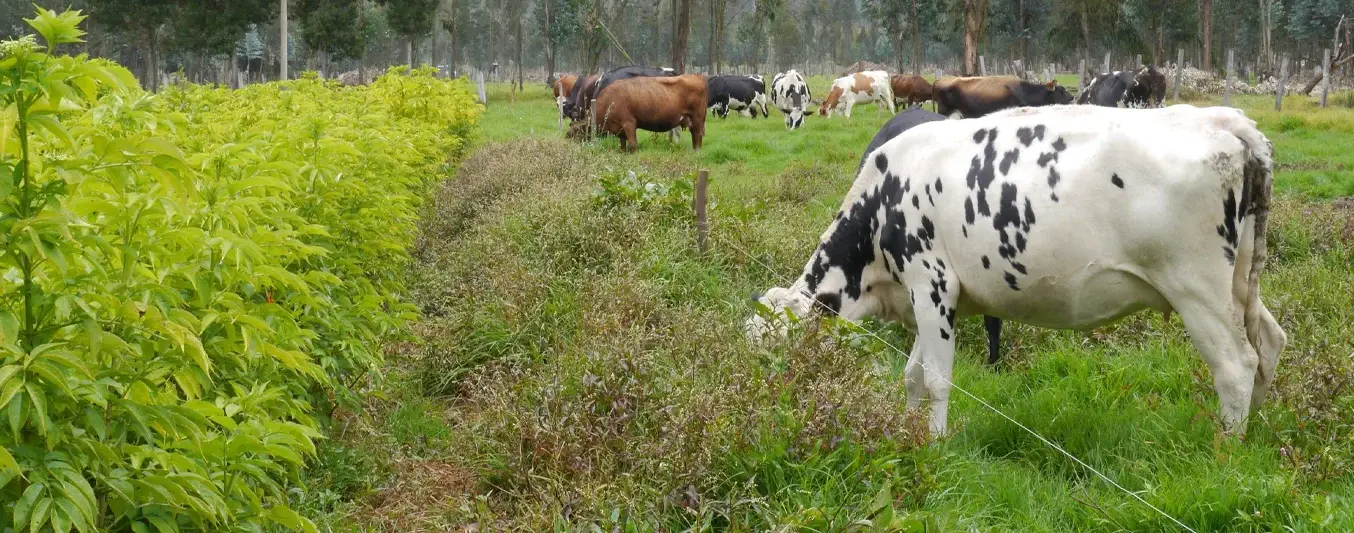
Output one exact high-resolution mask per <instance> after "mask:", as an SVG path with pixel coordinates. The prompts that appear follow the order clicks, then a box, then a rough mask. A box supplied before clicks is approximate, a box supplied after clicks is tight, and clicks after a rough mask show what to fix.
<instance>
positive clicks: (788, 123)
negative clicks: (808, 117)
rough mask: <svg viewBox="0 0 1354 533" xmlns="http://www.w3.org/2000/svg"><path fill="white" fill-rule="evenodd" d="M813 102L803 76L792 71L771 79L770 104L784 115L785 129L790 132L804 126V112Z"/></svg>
mask: <svg viewBox="0 0 1354 533" xmlns="http://www.w3.org/2000/svg"><path fill="white" fill-rule="evenodd" d="M812 100H813V95H812V94H810V93H809V85H808V84H807V83H805V82H804V76H802V75H800V74H799V72H797V71H795V70H794V69H790V70H788V71H785V72H782V73H780V74H776V77H774V78H771V103H772V104H773V105H775V106H776V108H777V109H779V110H780V112H781V113H784V114H785V127H786V128H789V129H790V130H792V131H793V130H795V129H798V128H799V127H800V126H802V125H804V110H805V109H807V108H808V107H809V106H810V105H812V104H811V102H812Z"/></svg>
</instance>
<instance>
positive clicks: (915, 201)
mask: <svg viewBox="0 0 1354 533" xmlns="http://www.w3.org/2000/svg"><path fill="white" fill-rule="evenodd" d="M912 207H915V208H918V209H921V197H920V196H917V195H915V194H914V195H912Z"/></svg>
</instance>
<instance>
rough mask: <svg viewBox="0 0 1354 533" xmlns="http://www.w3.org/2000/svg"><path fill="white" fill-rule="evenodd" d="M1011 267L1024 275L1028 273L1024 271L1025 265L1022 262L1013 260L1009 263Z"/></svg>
mask: <svg viewBox="0 0 1354 533" xmlns="http://www.w3.org/2000/svg"><path fill="white" fill-rule="evenodd" d="M1011 267H1012V268H1014V269H1016V270H1017V271H1019V272H1020V273H1021V274H1025V275H1028V274H1029V272H1026V271H1025V265H1023V264H1021V263H1015V262H1012V263H1011Z"/></svg>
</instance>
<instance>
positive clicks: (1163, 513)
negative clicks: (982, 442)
mask: <svg viewBox="0 0 1354 533" xmlns="http://www.w3.org/2000/svg"><path fill="white" fill-rule="evenodd" d="M716 238H719V237H716ZM719 240H720V241H721V242H723V243H724V244H727V245H729V247H731V248H733V249H735V250H738V252H739V253H741V254H743V255H745V256H747V257H748V259H751V260H752V261H753V262H755V263H757V264H758V265H761V266H762V268H765V269H766V270H767V272H770V273H772V274H777V272H776V271H775V269H773V268H771V267H770V266H769V265H767V264H766V263H763V262H762V261H761V260H760V259H757V257H756V256H754V255H752V254H751V253H748V252H747V251H746V250H744V249H742V248H740V247H738V245H736V244H734V243H732V242H730V241H729V240H728V239H724V238H719ZM833 314H836V315H837V318H840V319H842V320H845V321H847V322H848V323H850V324H851V325H854V326H856V327H857V328H859V329H860V330H861V331H864V332H865V334H867V335H869V336H871V337H874V338H875V339H876V340H878V341H879V342H882V343H884V345H885V346H888V347H889V348H892V349H893V351H895V352H898V353H900V354H901V353H904V352H903V351H902V350H900V349H898V347H897V346H894V345H893V344H891V343H889V341H887V340H884V338H883V337H880V336H879V335H878V334H876V333H875V332H873V331H870V330H869V329H867V328H865V327H864V326H862V325H861V324H860V323H859V322H856V321H854V320H851V319H849V318H846V317H844V316H842V315H840V314H837V313H836V312H833ZM917 364H918V365H920V366H921V368H922V370H924V371H926V372H928V373H930V374H931V375H933V376H935V377H937V378H939V379H940V380H941V381H944V382H945V383H946V384H948V385H949V386H950V387H951V388H953V389H954V390H957V391H959V392H960V393H962V394H963V395H964V396H968V397H969V398H972V399H973V400H974V401H976V402H978V403H979V404H982V406H983V407H986V408H987V409H988V410H989V411H992V412H993V413H996V414H997V415H999V416H1001V417H1002V418H1005V419H1006V420H1008V421H1010V422H1011V423H1012V424H1015V425H1016V427H1019V428H1020V429H1023V430H1025V432H1026V433H1029V434H1030V435H1033V436H1034V438H1036V439H1039V440H1040V441H1041V442H1043V443H1044V444H1047V445H1048V447H1050V448H1053V449H1054V450H1057V451H1058V452H1059V453H1061V454H1063V455H1066V456H1067V458H1068V459H1071V460H1073V461H1076V463H1077V464H1079V465H1081V466H1082V467H1083V468H1085V469H1087V470H1090V471H1091V472H1092V473H1094V474H1095V475H1097V476H1099V477H1100V479H1103V480H1105V481H1106V482H1108V483H1109V484H1110V485H1113V486H1114V487H1115V488H1117V489H1119V490H1121V491H1123V492H1124V494H1127V495H1129V496H1131V497H1133V499H1135V500H1138V501H1139V502H1142V504H1143V505H1146V506H1147V507H1148V508H1150V509H1152V510H1153V511H1156V512H1157V513H1158V514H1160V515H1161V516H1164V517H1166V518H1167V519H1168V520H1170V521H1172V522H1175V525H1177V526H1180V528H1181V529H1184V530H1185V531H1189V532H1190V533H1198V532H1197V531H1195V530H1194V528H1191V527H1189V526H1187V525H1185V523H1184V522H1181V521H1180V520H1178V519H1176V518H1175V517H1174V516H1171V515H1170V514H1168V513H1167V512H1166V511H1163V510H1161V509H1160V508H1159V507H1157V506H1155V505H1152V504H1151V502H1148V501H1147V500H1144V499H1143V498H1142V497H1141V496H1138V494H1137V493H1135V492H1133V491H1131V490H1128V489H1126V488H1124V486H1123V485H1120V484H1119V483H1118V482H1116V481H1114V480H1113V479H1111V478H1110V477H1109V476H1107V475H1105V474H1103V473H1101V472H1100V471H1099V470H1096V469H1095V468H1094V467H1092V466H1091V465H1089V464H1086V462H1085V461H1082V460H1081V459H1078V458H1077V456H1075V455H1072V453H1071V452H1068V451H1067V450H1065V449H1063V447H1062V446H1059V445H1058V444H1057V443H1055V442H1053V441H1050V440H1048V439H1046V438H1044V436H1043V435H1040V434H1039V433H1038V432H1037V431H1035V430H1033V429H1030V428H1029V427H1027V426H1026V425H1025V424H1021V423H1020V421H1019V420H1016V419H1014V418H1011V416H1010V415H1007V414H1006V413H1003V412H1002V411H1001V410H1000V409H997V408H996V407H993V406H992V404H989V403H987V402H985V401H983V399H982V398H979V397H978V396H977V395H975V394H973V393H971V392H969V391H967V390H965V389H964V388H963V387H960V386H959V385H956V384H955V383H954V382H953V381H950V380H949V379H948V378H946V377H945V376H942V375H940V374H938V373H936V372H932V371H931V369H929V368H926V365H925V364H923V363H922V362H921V358H920V357H918V358H917Z"/></svg>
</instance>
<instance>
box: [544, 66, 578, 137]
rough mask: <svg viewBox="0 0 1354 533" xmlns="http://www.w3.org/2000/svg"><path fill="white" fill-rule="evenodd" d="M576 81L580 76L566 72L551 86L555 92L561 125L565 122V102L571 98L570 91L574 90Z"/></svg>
mask: <svg viewBox="0 0 1354 533" xmlns="http://www.w3.org/2000/svg"><path fill="white" fill-rule="evenodd" d="M575 83H578V76H575V75H573V74H565V75H563V76H560V77H559V79H558V80H555V84H554V85H553V86H551V87H550V88H551V90H552V91H553V92H554V93H555V107H558V108H559V120H560V125H563V124H564V102H567V101H568V100H569V93H571V92H573V90H574V84H575Z"/></svg>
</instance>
